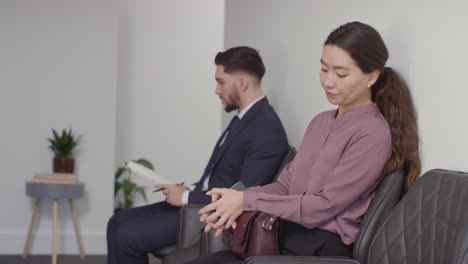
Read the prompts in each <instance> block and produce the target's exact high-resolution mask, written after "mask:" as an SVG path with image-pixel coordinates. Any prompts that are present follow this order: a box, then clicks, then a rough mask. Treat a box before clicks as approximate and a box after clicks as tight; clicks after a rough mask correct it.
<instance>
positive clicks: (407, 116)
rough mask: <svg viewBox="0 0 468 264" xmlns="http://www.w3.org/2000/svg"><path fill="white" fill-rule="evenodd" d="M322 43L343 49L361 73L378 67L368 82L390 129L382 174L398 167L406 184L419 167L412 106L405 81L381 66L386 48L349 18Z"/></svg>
mask: <svg viewBox="0 0 468 264" xmlns="http://www.w3.org/2000/svg"><path fill="white" fill-rule="evenodd" d="M324 45H334V46H337V47H339V48H341V49H343V50H345V51H347V52H348V54H349V55H350V56H351V58H353V60H354V62H355V63H356V64H357V65H358V67H359V68H360V69H361V70H362V71H363V72H364V73H371V72H372V71H374V70H379V71H380V75H379V78H378V79H377V81H376V83H375V84H374V85H373V86H372V100H373V101H374V102H375V103H376V104H377V106H378V107H379V109H380V111H381V112H382V114H383V116H384V117H385V119H386V120H387V122H388V124H389V125H390V129H391V133H392V156H391V157H390V160H388V162H387V164H386V165H385V168H384V174H385V175H386V174H388V173H390V172H392V171H395V170H398V169H400V168H402V169H403V170H404V172H405V174H406V177H407V179H406V187H407V188H410V187H411V186H412V185H413V184H414V182H415V181H416V180H417V178H418V177H419V173H420V171H421V161H420V158H419V137H418V127H417V121H416V119H417V118H416V110H415V107H414V104H413V100H412V99H411V93H410V90H409V88H408V86H407V84H406V82H405V81H404V80H403V78H402V77H401V76H400V75H399V74H398V73H397V72H396V71H395V70H393V69H392V68H390V67H385V63H386V62H387V59H388V50H387V47H386V46H385V43H384V42H383V40H382V38H381V37H380V34H379V33H378V32H377V31H376V30H375V29H374V28H372V27H371V26H369V25H366V24H363V23H361V22H351V23H347V24H344V25H342V26H340V27H338V28H337V29H335V30H334V31H333V32H332V33H330V35H329V36H328V38H327V40H326V41H325V43H324Z"/></svg>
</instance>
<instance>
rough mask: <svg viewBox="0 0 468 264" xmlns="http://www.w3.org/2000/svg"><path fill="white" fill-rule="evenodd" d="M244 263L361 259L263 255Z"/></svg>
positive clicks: (334, 263)
mask: <svg viewBox="0 0 468 264" xmlns="http://www.w3.org/2000/svg"><path fill="white" fill-rule="evenodd" d="M243 263H244V264H359V261H357V260H355V259H350V258H344V257H314V256H311V257H303V256H262V257H250V258H248V259H246V260H245V261H244V262H243Z"/></svg>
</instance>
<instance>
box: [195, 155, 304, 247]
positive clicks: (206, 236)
mask: <svg viewBox="0 0 468 264" xmlns="http://www.w3.org/2000/svg"><path fill="white" fill-rule="evenodd" d="M295 156H296V149H295V148H293V147H290V148H289V150H288V152H287V153H286V155H284V157H283V160H282V161H281V164H280V165H279V167H278V170H277V171H276V173H275V176H274V181H276V179H277V178H278V176H279V175H280V174H281V172H282V171H283V169H284V167H286V165H288V164H289V163H290V162H291V161H292V160H293V159H294V157H295ZM225 236H226V234H224V233H223V237H222V238H221V239H219V238H217V237H215V232H214V231H213V230H211V231H210V232H208V233H205V232H202V233H201V241H200V256H207V255H210V254H213V253H215V252H218V251H222V250H228V249H231V246H230V243H229V240H231V239H232V238H230V237H225Z"/></svg>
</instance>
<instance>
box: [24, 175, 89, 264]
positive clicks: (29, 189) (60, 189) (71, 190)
mask: <svg viewBox="0 0 468 264" xmlns="http://www.w3.org/2000/svg"><path fill="white" fill-rule="evenodd" d="M83 192H84V184H82V183H77V184H47V183H35V182H26V195H28V196H31V197H33V198H35V199H36V200H35V204H34V211H33V215H32V218H31V223H30V224H29V231H28V236H27V238H26V244H25V245H24V250H23V258H26V256H27V255H28V250H29V244H30V242H31V235H32V229H33V227H34V222H35V220H36V216H37V212H38V210H39V204H40V201H41V199H44V198H45V199H52V200H53V202H52V205H53V206H52V215H53V235H52V264H56V263H57V222H58V200H61V199H68V203H69V205H70V212H71V216H72V219H73V227H74V229H75V235H76V242H77V244H78V249H79V250H80V258H81V259H84V257H85V255H84V250H83V244H82V242H81V237H80V228H79V226H78V217H77V214H76V210H75V206H74V205H73V198H77V197H81V196H82V195H83Z"/></svg>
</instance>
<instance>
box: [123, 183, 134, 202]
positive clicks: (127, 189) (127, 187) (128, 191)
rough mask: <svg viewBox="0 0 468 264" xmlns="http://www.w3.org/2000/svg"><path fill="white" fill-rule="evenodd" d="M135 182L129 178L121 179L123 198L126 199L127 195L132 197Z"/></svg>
mask: <svg viewBox="0 0 468 264" xmlns="http://www.w3.org/2000/svg"><path fill="white" fill-rule="evenodd" d="M135 188H136V184H135V183H133V182H132V181H130V180H127V179H125V180H123V181H122V189H123V193H124V198H125V199H127V197H130V198H133V193H134V192H135Z"/></svg>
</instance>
